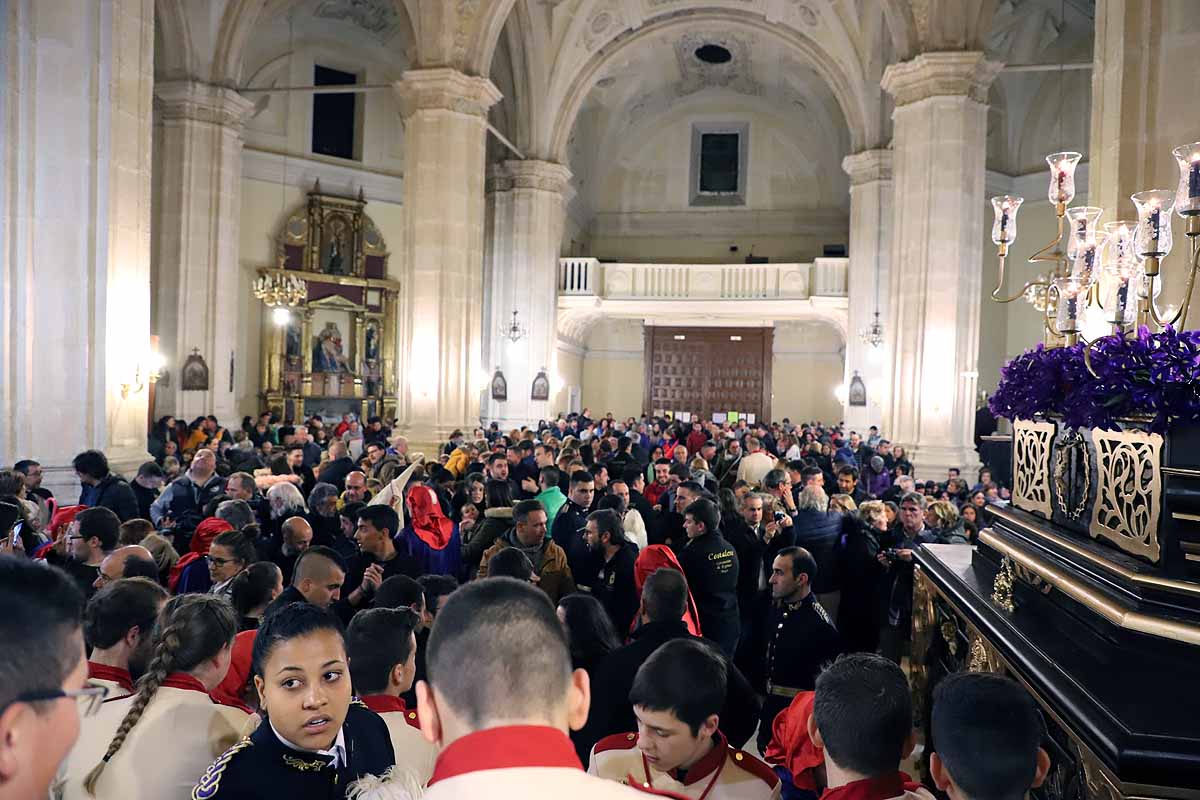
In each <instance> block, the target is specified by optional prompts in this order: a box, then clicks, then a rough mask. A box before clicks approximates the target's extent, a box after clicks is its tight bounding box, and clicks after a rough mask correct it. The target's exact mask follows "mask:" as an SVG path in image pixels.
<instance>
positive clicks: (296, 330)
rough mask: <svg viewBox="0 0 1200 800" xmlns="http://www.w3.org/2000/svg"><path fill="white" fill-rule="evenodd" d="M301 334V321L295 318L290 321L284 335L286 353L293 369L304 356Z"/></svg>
mask: <svg viewBox="0 0 1200 800" xmlns="http://www.w3.org/2000/svg"><path fill="white" fill-rule="evenodd" d="M300 335H301V334H300V323H299V322H296V321H295V320H294V319H293V320H292V321H290V322H288V325H287V330H286V331H285V337H284V355H285V356H286V357H287V363H288V366H289V367H291V368H293V369H294V368H297V367H299V366H300V359H301V358H303V357H304V354H303V352H302V351H301V349H300V347H301V346H300Z"/></svg>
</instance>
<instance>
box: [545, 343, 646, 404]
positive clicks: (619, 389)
mask: <svg viewBox="0 0 1200 800" xmlns="http://www.w3.org/2000/svg"><path fill="white" fill-rule="evenodd" d="M645 370H646V358H645V340H644V338H643V326H642V321H641V320H640V319H605V320H601V321H600V322H598V323H596V325H595V326H594V327H593V328H592V329H591V330H590V331H589V332H588V338H587V352H586V353H585V355H584V358H583V371H582V380H583V405H584V406H585V407H587V408H590V409H592V412H593V413H594V414H605V413H608V412H609V411H611V412H612V413H613V415H614V416H617V417H629V416H638V415H639V414H641V412H642V394H643V391H644V387H645ZM564 405H565V404H564Z"/></svg>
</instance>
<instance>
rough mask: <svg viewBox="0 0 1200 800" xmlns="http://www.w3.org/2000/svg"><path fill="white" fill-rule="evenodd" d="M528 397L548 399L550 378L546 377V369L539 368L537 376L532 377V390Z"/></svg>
mask: <svg viewBox="0 0 1200 800" xmlns="http://www.w3.org/2000/svg"><path fill="white" fill-rule="evenodd" d="M529 399H531V400H549V399H550V379H549V378H548V377H546V370H544V369H543V370H540V371H539V372H538V374H537V377H535V378H534V379H533V391H532V392H531V393H530V395H529Z"/></svg>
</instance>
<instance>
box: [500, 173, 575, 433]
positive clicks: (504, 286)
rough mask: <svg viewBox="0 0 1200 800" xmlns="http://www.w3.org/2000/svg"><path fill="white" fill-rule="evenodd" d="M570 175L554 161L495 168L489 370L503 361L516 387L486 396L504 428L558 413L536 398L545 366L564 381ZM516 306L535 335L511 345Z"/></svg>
mask: <svg viewBox="0 0 1200 800" xmlns="http://www.w3.org/2000/svg"><path fill="white" fill-rule="evenodd" d="M570 180H571V171H570V170H569V169H567V168H566V167H564V166H563V165H561V164H557V163H554V162H550V161H537V160H527V161H515V160H513V161H504V162H502V163H500V164H496V165H494V166H493V167H492V168H491V169H490V170H489V174H488V225H487V229H488V239H487V260H486V264H485V271H486V278H485V296H484V309H485V311H486V313H485V317H484V327H483V337H484V353H485V354H487V359H486V361H485V362H484V368H485V370H487V371H488V372H489V374H490V372H491V370H492V369H494V368H495V367H497V366H499V367H500V368H501V369H502V370H503V372H504V376H505V378H506V379H507V381H508V387H509V392H508V400H506V401H503V402H498V401H494V400H492V399H491V398H490V397H487V398H485V400H484V414H483V416H484V417H485V418H486V420H487V421H488V422H492V421H496V422H499V423H500V427H501V428H502V429H508V428H512V427H519V426H521V425H531V424H534V423H536V422H537V421H538V420H539V419H544V418H546V417H547V416H549V415H550V412H551V409H550V408H549V405H550V403H549V400H546V401H535V400H532V399H531V393H532V392H531V390H532V386H533V381H534V378H535V377H536V376H537V374H538V372H539V371H541V370H543V369H544V370H545V371H546V375H547V377H548V378H549V379H550V380H551V382H552V383H554V382H556V374H557V370H556V364H555V361H556V346H555V342H556V338H557V327H556V326H557V311H558V297H557V280H558V256H559V249H560V247H561V244H562V232H563V225H564V223H565V219H566V202H565V194H566V192H567V190H568V187H569V185H570ZM514 309H515V310H516V311H517V312H518V315H519V319H520V321H521V323H522V324H523V325H524V326H525V327H526V328H527V329H528V334H527V335H526V336H525V337H524V338H522V339H520V340H519V341H517V342H510V341H509V340H507V339H505V338H504V337H502V336H501V335H500V329H501V327H502V326H507V325H509V324H511V321H512V312H513V310H514ZM552 394H553V392H552Z"/></svg>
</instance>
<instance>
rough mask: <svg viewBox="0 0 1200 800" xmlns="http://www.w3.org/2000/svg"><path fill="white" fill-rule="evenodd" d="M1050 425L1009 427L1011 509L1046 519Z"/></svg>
mask: <svg viewBox="0 0 1200 800" xmlns="http://www.w3.org/2000/svg"><path fill="white" fill-rule="evenodd" d="M1054 427H1055V426H1054V423H1053V422H1030V421H1029V420H1017V421H1016V422H1014V423H1013V462H1014V463H1013V493H1012V500H1013V505H1015V506H1016V507H1017V508H1020V509H1023V510H1025V511H1030V512H1035V513H1038V514H1041V515H1042V516H1043V517H1045V518H1046V519H1050V518H1051V517H1052V516H1053V514H1054V508H1053V506H1052V505H1051V504H1050V451H1051V445H1052V444H1053V442H1054Z"/></svg>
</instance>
